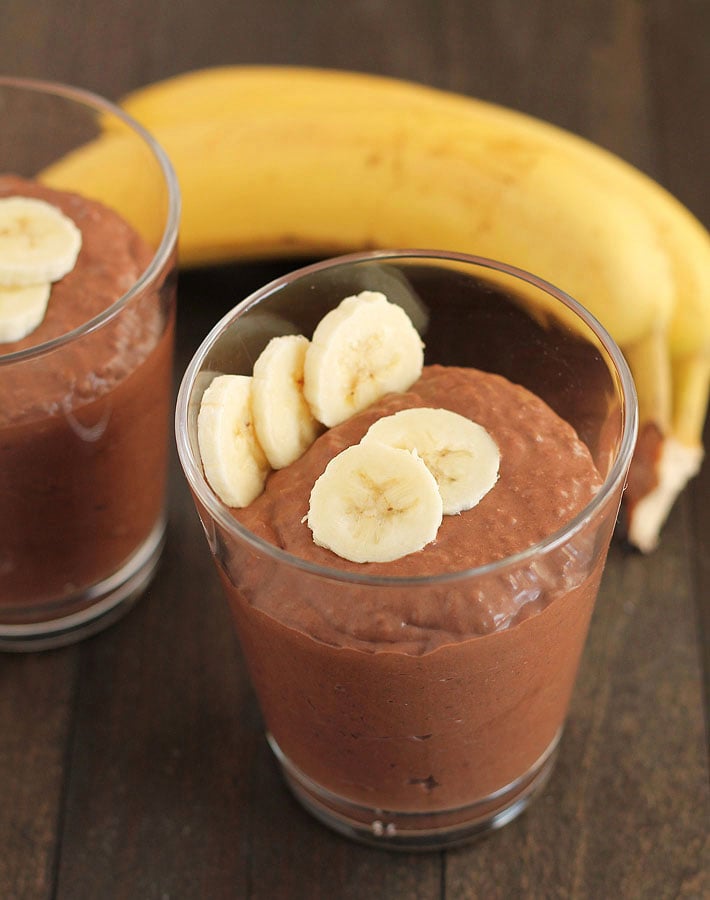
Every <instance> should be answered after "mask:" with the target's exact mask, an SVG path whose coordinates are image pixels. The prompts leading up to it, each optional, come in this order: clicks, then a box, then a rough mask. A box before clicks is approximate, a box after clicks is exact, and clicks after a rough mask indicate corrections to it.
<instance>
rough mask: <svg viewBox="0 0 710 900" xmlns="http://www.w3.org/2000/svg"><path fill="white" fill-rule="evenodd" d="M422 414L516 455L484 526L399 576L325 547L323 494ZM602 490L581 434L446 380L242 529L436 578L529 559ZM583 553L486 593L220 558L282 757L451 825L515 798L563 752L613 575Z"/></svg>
mask: <svg viewBox="0 0 710 900" xmlns="http://www.w3.org/2000/svg"><path fill="white" fill-rule="evenodd" d="M413 406H423V407H442V408H446V409H450V410H452V411H453V412H457V413H459V414H461V415H464V416H466V417H468V418H470V419H473V420H474V421H476V422H478V423H479V424H481V425H483V426H484V427H485V428H486V429H487V431H488V432H489V433H490V434H491V436H492V437H493V438H494V440H495V442H496V443H497V445H498V447H499V448H500V453H501V465H500V477H499V480H498V482H497V484H496V485H495V487H494V488H493V489H492V490H491V491H490V492H489V493H488V494H487V495H486V496H485V497H484V498H483V500H482V501H481V502H480V503H479V504H478V505H477V506H476V507H474V508H473V509H471V510H468V511H466V512H463V513H461V514H460V515H451V516H445V517H444V520H443V523H442V525H441V527H440V529H439V532H438V536H437V539H436V541H435V542H434V543H433V544H430V545H428V546H427V547H425V548H424V549H423V550H421V551H419V552H417V553H413V554H410V555H409V556H406V557H403V558H401V559H398V560H395V561H393V562H389V563H352V562H349V561H347V560H344V559H341V558H340V557H338V556H336V555H335V554H333V553H331V551H329V550H326V549H324V548H323V547H319V546H317V545H316V544H315V543H314V542H313V539H312V535H311V532H310V530H309V528H308V526H307V524H306V523H305V521H304V519H305V516H306V513H307V511H308V500H309V494H310V490H311V487H312V486H313V483H314V482H315V480H316V478H317V477H318V476H319V475H320V474H321V472H322V471H323V470H324V468H325V466H326V464H327V463H328V461H329V460H330V459H331V458H332V457H333V456H335V455H336V454H337V453H339V452H340V451H341V450H342V449H344V448H345V447H347V446H349V445H351V444H354V443H357V442H358V441H359V440H360V439H361V438H362V436H363V435H364V434H365V432H366V431H367V429H368V428H369V426H370V425H371V424H372V422H373V421H375V420H376V419H378V418H380V417H382V416H385V415H390V414H392V413H393V412H395V411H397V410H400V409H404V408H409V407H413ZM600 484H601V478H600V476H599V474H598V472H597V470H596V468H595V466H594V463H593V461H592V459H591V457H590V454H589V451H588V450H587V448H586V447H585V445H584V444H583V443H582V442H581V441H580V440H579V438H578V437H577V435H576V434H575V432H574V431H573V429H572V428H571V427H570V426H569V425H568V424H567V423H566V422H564V421H563V420H562V419H560V418H559V417H558V416H557V415H556V414H555V413H553V412H552V410H551V409H550V408H549V407H548V406H546V405H545V404H544V403H543V402H542V401H541V400H539V399H538V398H537V397H535V396H534V395H533V394H531V393H530V392H529V391H527V390H525V389H524V388H522V387H520V386H518V385H514V384H512V383H511V382H509V381H507V380H506V379H504V378H502V377H500V376H497V375H492V374H488V373H483V372H480V371H476V370H473V369H465V368H455V367H450V368H446V367H442V366H430V367H427V368H425V370H424V373H423V375H422V377H421V379H420V380H419V381H418V382H417V383H416V384H415V385H414V386H413V387H412V388H411V389H410V390H409V391H407V392H405V393H401V394H391V395H388V396H387V397H385V398H383V399H382V400H381V401H379V402H378V403H376V404H374V405H373V406H371V407H370V408H368V409H367V410H366V411H364V412H363V413H361V414H359V415H357V416H355V417H353V418H351V419H350V420H348V421H346V422H345V423H343V424H342V425H339V426H336V427H334V428H332V429H330V430H329V431H327V432H325V434H324V435H322V436H321V437H320V438H319V439H318V440H317V441H316V442H315V444H313V445H312V446H311V448H310V449H309V450H308V451H306V453H305V454H304V456H302V457H301V458H300V459H299V460H298V461H297V462H295V463H293V464H292V465H291V466H289V467H288V468H287V469H282V470H280V471H279V472H275V473H273V474H272V475H271V476H270V478H269V480H268V482H267V485H266V489H265V491H264V493H263V494H262V495H261V496H260V497H259V498H257V500H255V501H254V502H253V503H252V504H250V505H249V506H247V507H246V508H244V509H240V510H233V515H234V517H235V518H236V519H237V520H238V521H239V522H240V523H241V524H242V525H244V526H245V527H247V528H248V529H249V530H250V531H251V532H253V533H254V534H256V535H258V536H259V537H261V538H263V539H264V540H266V541H268V542H269V543H271V544H274V545H276V546H277V547H279V548H281V549H283V550H286V551H287V552H289V553H291V554H294V555H295V556H298V557H299V558H301V559H304V560H308V561H309V562H311V563H315V564H317V565H318V566H322V567H326V568H330V569H334V568H335V569H338V570H341V571H343V572H348V573H353V574H355V575H365V576H380V575H381V576H387V577H391V576H397V577H407V578H420V579H421V578H426V577H427V576H436V575H440V574H441V573H452V574H453V573H457V572H458V573H461V572H462V571H463V570H465V569H467V568H473V567H477V566H483V565H485V564H487V563H491V562H495V561H496V560H500V559H502V558H503V557H509V556H513V555H514V554H516V553H518V552H520V551H522V550H524V549H525V548H527V547H529V546H531V545H532V544H534V543H536V542H538V541H540V540H541V539H543V538H544V537H546V536H548V535H550V534H552V533H554V532H555V531H557V530H558V529H559V528H561V527H562V526H563V525H564V524H565V523H566V522H568V521H569V520H570V519H571V518H572V517H574V515H576V514H577V513H578V512H579V511H580V510H581V509H582V508H583V507H584V506H585V505H586V504H587V503H588V502H589V501H590V500H591V499H592V497H593V496H594V494H595V493H596V492H597V490H598V489H599V486H600ZM234 554H236V558H235V556H234ZM576 554H577V556H576V557H575V555H574V554H573V553H571V552H570V550H569V548H568V549H567V551H566V556H565V558H564V559H563V560H559V559H555V558H554V557H553V558H552V559H548V560H547V561H543V562H540V563H539V565H538V567H537V568H536V566H535V564H534V563H533V564H531V563H530V562H527V563H526V564H525V565H524V566H523V567H515V566H513V567H511V569H510V570H509V571H503V572H497V573H495V574H491V575H490V576H489V577H488V578H485V577H484V578H483V580H478V581H477V582H476V583H475V585H469V584H468V583H467V581H466V579H465V578H458V579H457V578H453V579H452V580H451V581H450V582H444V583H443V584H438V585H436V586H432V587H427V586H426V585H422V584H421V583H419V584H417V583H414V584H412V585H408V586H396V587H391V586H390V587H386V586H382V587H380V588H378V589H373V588H368V587H363V586H362V585H359V584H357V583H350V584H348V583H338V584H337V586H333V585H329V584H328V579H327V578H326V579H321V580H320V581H319V580H318V579H316V578H309V577H308V576H307V575H299V577H293V573H292V572H288V571H285V570H284V568H283V567H278V566H275V565H273V563H269V562H268V561H267V560H266V559H265V558H264V556H263V555H261V554H259V553H257V552H255V551H252V552H251V553H249V552H247V551H243V550H242V549H241V548H239V547H238V546H234V545H232V544H229V543H228V544H225V545H224V546H220V547H219V548H218V551H217V558H218V562H220V572H221V575H222V579H223V582H224V585H225V588H226V591H227V595H228V597H229V599H230V602H231V607H232V610H233V613H234V615H235V617H236V620H237V625H238V632H239V635H240V639H241V642H242V645H243V648H244V652H245V655H246V658H247V661H248V664H249V667H250V671H251V674H252V677H253V680H254V684H255V686H256V690H257V693H258V696H259V699H260V703H261V706H262V710H263V713H264V717H265V720H266V724H267V727H268V729H269V731H270V733H271V735H272V737H273V740H274V741H275V742H276V744H277V746H278V748H279V750H280V752H281V753H283V754H284V755H285V757H286V758H287V759H288V760H289V761H290V763H291V764H292V765H293V766H295V767H296V768H297V769H298V770H300V772H302V773H305V774H306V775H307V776H308V777H309V778H310V779H312V780H313V781H314V782H316V783H317V784H318V785H319V786H321V787H322V788H325V789H326V790H327V791H331V792H333V793H334V794H336V795H338V796H339V797H344V798H347V799H348V800H349V801H351V802H352V803H354V804H361V805H362V806H365V807H367V806H373V805H374V806H377V807H380V808H383V809H385V810H398V811H400V812H427V811H432V812H438V811H446V810H452V809H455V808H458V807H464V806H467V805H470V804H474V803H476V802H478V801H480V800H481V798H486V797H489V796H490V795H492V794H494V793H495V792H498V791H504V790H505V789H506V788H507V787H508V786H510V785H511V784H512V783H514V782H515V781H516V779H518V778H519V776H520V775H521V773H528V772H530V771H536V768H535V767H536V766H537V765H538V764H539V763H540V761H541V760H543V759H544V758H545V755H546V754H547V753H549V752H550V750H551V748H552V747H553V746H554V744H555V741H556V739H557V736H558V733H559V731H560V728H561V726H562V723H563V720H564V718H565V714H566V710H567V706H568V702H569V698H570V693H571V690H572V686H573V683H574V678H575V674H576V670H577V666H578V662H579V658H580V653H581V650H582V647H583V644H584V639H585V636H586V632H587V626H588V623H589V618H590V615H591V611H592V607H593V603H594V598H595V595H596V591H597V587H598V583H599V578H600V576H601V571H602V566H603V556H604V554H603V553H599V552H597V550H596V549H595V548H594V547H593V546H591V544H590V543H589V541H588V540H585V539H584V538H582V539H581V540H580V541H579V543H578V545H577V546H576ZM546 566H547V567H548V568H546ZM235 573H238V574H237V575H236V577H235ZM493 805H494V806H495V804H493Z"/></svg>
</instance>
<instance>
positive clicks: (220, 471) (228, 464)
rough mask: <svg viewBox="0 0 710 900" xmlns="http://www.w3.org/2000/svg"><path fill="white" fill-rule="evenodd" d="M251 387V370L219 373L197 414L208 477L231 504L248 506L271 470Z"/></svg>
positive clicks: (198, 429) (215, 488)
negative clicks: (257, 428) (256, 423)
mask: <svg viewBox="0 0 710 900" xmlns="http://www.w3.org/2000/svg"><path fill="white" fill-rule="evenodd" d="M251 387H252V379H251V376H249V375H218V376H217V377H216V378H215V379H214V380H213V381H212V383H211V384H210V386H209V387H208V388H207V390H206V391H205V393H204V394H203V395H202V402H201V403H200V411H199V413H198V416H197V443H198V446H199V449H200V456H201V457H202V467H203V469H204V473H205V478H206V479H207V481H208V482H209V485H210V487H211V488H212V490H213V491H214V492H215V493H216V494H217V496H218V497H219V498H220V500H222V502H223V503H226V504H227V506H233V507H242V506H248V505H249V504H250V503H251V502H252V500H255V499H256V498H257V497H258V496H259V494H260V493H261V492H262V491H263V489H264V483H265V481H266V477H267V475H268V474H269V463H268V461H267V459H266V456H265V455H264V451H263V450H262V449H261V446H260V445H259V442H258V440H257V438H256V433H255V431H254V421H253V416H252V409H251Z"/></svg>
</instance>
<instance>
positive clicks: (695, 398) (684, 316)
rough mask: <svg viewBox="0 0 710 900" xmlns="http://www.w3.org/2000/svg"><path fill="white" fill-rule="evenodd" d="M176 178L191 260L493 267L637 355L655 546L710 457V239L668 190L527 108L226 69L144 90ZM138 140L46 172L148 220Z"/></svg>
mask: <svg viewBox="0 0 710 900" xmlns="http://www.w3.org/2000/svg"><path fill="white" fill-rule="evenodd" d="M122 106H123V108H124V109H125V110H126V111H127V112H128V113H129V114H131V115H132V116H133V117H134V118H136V119H137V120H138V121H139V122H141V123H142V124H143V125H144V126H145V127H146V128H148V129H149V130H150V131H151V132H152V133H153V135H154V136H155V137H156V139H157V140H158V142H159V143H160V144H161V145H162V146H163V148H164V149H165V150H166V152H167V153H168V155H169V157H170V158H171V160H172V162H173V165H174V167H175V169H176V172H177V175H178V180H179V182H180V187H181V192H182V199H183V220H182V226H181V257H182V264H183V265H185V266H197V265H206V264H211V263H218V262H224V261H232V260H238V259H255V258H262V257H269V256H283V255H291V256H299V255H307V256H312V255H330V254H333V253H339V252H342V251H348V250H353V249H362V248H365V247H383V248H384V247H428V248H430V249H445V250H458V251H463V252H468V253H473V254H477V255H482V256H490V257H494V258H497V259H501V260H503V261H505V262H508V263H511V264H513V265H516V266H519V267H521V268H524V269H528V270H530V271H532V272H535V274H537V275H539V276H541V277H543V278H546V279H547V280H549V281H551V282H552V283H553V284H556V285H557V286H558V287H560V288H562V289H563V290H565V291H567V292H568V293H569V294H570V295H572V296H573V297H575V298H576V299H577V300H579V301H580V302H581V303H583V304H584V305H585V306H586V307H587V308H588V309H589V310H590V311H591V312H592V313H593V314H595V315H596V316H597V318H599V320H600V321H601V322H602V323H603V324H604V325H605V327H606V328H607V329H608V330H609V331H610V333H611V334H612V336H613V337H614V338H615V340H616V341H617V343H619V345H620V346H621V348H622V350H623V351H624V353H625V354H626V356H627V359H628V361H629V365H630V367H631V369H632V372H633V375H634V379H635V382H636V386H637V392H638V396H639V405H640V437H639V442H638V446H637V451H636V454H635V456H634V461H633V463H632V470H631V473H630V476H629V482H628V489H627V491H626V495H625V502H624V511H625V519H626V528H627V534H628V538H629V540H630V542H631V543H632V544H634V545H635V546H636V547H638V548H639V549H641V550H642V551H650V550H651V549H653V547H654V546H655V545H656V543H657V541H658V536H659V533H660V530H661V527H662V524H663V522H664V521H665V519H666V517H667V515H668V512H669V510H670V509H671V508H672V506H673V503H674V502H675V499H676V497H677V496H678V494H679V493H680V492H681V491H682V490H683V488H684V486H685V484H686V483H687V482H688V480H689V479H690V478H692V477H693V475H694V474H695V473H696V472H697V471H698V469H699V466H700V464H701V461H702V457H703V448H702V442H701V435H702V428H703V423H704V421H705V417H706V414H707V406H708V392H709V388H710V235H708V232H707V230H706V229H705V228H704V227H703V225H702V224H701V223H700V222H698V220H697V219H696V218H695V217H693V216H692V214H691V213H690V212H689V211H688V210H687V209H686V208H685V207H684V206H683V205H682V204H681V203H680V202H679V201H678V200H677V199H676V198H674V197H673V196H672V195H671V194H669V193H668V192H667V191H665V190H664V189H663V188H662V187H661V186H660V185H658V184H657V183H656V182H654V181H653V180H652V179H650V178H649V177H648V176H646V175H644V174H643V173H641V172H640V171H638V170H637V169H635V168H634V167H633V166H630V165H629V164H628V163H625V162H624V161H622V160H621V159H619V158H618V157H616V156H614V155H613V154H611V153H609V152H608V151H605V150H603V149H602V148H600V147H597V146H595V145H594V144H592V143H590V142H588V141H586V140H584V139H582V138H580V137H577V136H575V135H572V134H571V133H569V132H566V131H563V130H561V129H559V128H557V127H555V126H552V125H549V124H547V123H545V122H542V121H540V120H538V119H534V118H531V117H529V116H526V115H524V114H522V113H518V112H515V111H513V110H509V109H505V108H503V107H500V106H496V105H494V104H489V103H485V102H483V101H480V100H477V99H474V98H470V97H464V96H461V95H456V94H452V93H447V92H442V91H439V90H436V89H433V88H428V87H424V86H422V85H418V84H413V83H409V82H405V81H399V80H396V79H389V78H383V77H380V76H373V75H365V74H360V73H352V72H338V71H334V70H325V69H308V68H292V67H268V66H266V67H260V66H247V67H240V66H226V67H216V68H211V69H205V70H201V71H197V72H189V73H186V74H184V75H181V76H177V77H175V78H172V79H168V80H166V81H163V82H159V83H156V84H154V85H149V86H147V87H145V88H142V89H140V90H138V91H135V92H133V93H132V94H130V95H128V96H127V97H126V98H124V100H123V101H122ZM127 152H130V151H129V150H128V142H127V141H126V140H125V137H124V136H122V135H121V134H120V133H117V132H116V130H115V129H114V128H112V127H111V126H110V125H107V127H106V129H105V132H104V133H103V134H101V135H100V136H99V137H98V138H97V140H96V141H94V142H92V143H91V144H88V145H86V146H85V147H83V148H81V149H79V150H78V151H76V152H74V153H73V154H71V155H69V156H67V157H65V158H63V159H62V160H60V161H58V162H57V163H56V164H55V165H53V166H52V167H50V169H48V170H46V171H45V172H43V173H42V178H43V180H45V181H46V182H47V183H49V184H50V185H52V186H55V187H60V188H65V189H74V190H81V191H83V192H85V193H89V194H91V195H93V196H95V197H97V198H98V199H103V200H104V202H106V203H108V204H110V205H111V206H113V207H114V208H116V209H117V210H118V211H120V212H123V213H124V215H126V216H127V218H129V219H130V220H131V221H132V222H134V224H136V225H137V226H139V227H140V226H141V223H142V222H147V221H148V220H149V217H148V210H146V209H141V204H142V203H143V200H142V196H143V192H142V191H141V190H140V185H136V184H135V182H132V183H130V184H128V183H123V182H122V180H121V172H122V171H124V170H125V169H124V167H123V166H122V165H121V160H122V158H123V155H124V154H125V153H127Z"/></svg>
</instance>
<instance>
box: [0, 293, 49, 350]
mask: <svg viewBox="0 0 710 900" xmlns="http://www.w3.org/2000/svg"><path fill="white" fill-rule="evenodd" d="M49 294H50V285H49V283H47V282H45V283H44V284H27V285H24V286H22V287H2V286H0V343H6V342H8V341H19V340H21V339H22V338H23V337H25V336H26V335H28V334H30V333H31V332H33V331H34V330H35V328H36V327H37V326H38V325H39V324H40V322H41V321H42V319H44V316H45V313H46V312H47V303H48V302H49Z"/></svg>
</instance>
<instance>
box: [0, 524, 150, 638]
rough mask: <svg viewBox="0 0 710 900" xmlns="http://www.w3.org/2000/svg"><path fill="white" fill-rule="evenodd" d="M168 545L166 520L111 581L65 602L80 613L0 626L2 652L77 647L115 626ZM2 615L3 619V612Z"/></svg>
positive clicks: (66, 605)
mask: <svg viewBox="0 0 710 900" xmlns="http://www.w3.org/2000/svg"><path fill="white" fill-rule="evenodd" d="M164 544H165V520H164V519H161V520H160V521H159V522H158V524H157V525H156V526H155V528H154V529H153V531H152V532H151V533H150V535H149V536H148V538H147V540H146V541H145V542H144V543H143V545H142V546H141V547H140V548H139V549H138V550H137V551H136V553H134V554H133V556H132V557H131V558H130V559H129V560H128V562H127V563H126V564H125V565H124V566H122V567H121V568H120V569H119V570H118V571H117V572H114V573H113V575H111V576H110V577H109V578H106V579H104V581H101V582H99V583H98V584H95V585H93V586H92V587H90V588H88V589H86V590H84V591H82V592H81V593H79V594H74V595H72V596H70V597H67V598H66V602H65V603H64V604H63V605H64V608H65V609H76V607H77V606H80V605H81V607H82V608H81V609H79V610H78V611H77V612H72V613H70V614H68V615H61V612H60V611H58V614H57V615H53V616H52V618H50V619H46V620H42V621H39V622H27V623H23V624H12V625H9V624H4V623H2V622H0V651H16V652H26V651H34V650H51V649H53V648H56V647H64V646H66V645H68V644H73V643H76V642H77V641H80V640H82V639H83V638H86V637H89V636H90V635H92V634H96V633H97V632H99V631H102V630H103V629H104V628H107V627H108V626H109V625H113V623H114V622H116V621H117V620H118V619H120V618H121V617H122V616H123V615H124V614H125V613H127V612H128V610H129V609H130V608H131V607H132V606H133V605H134V603H135V602H136V600H138V598H139V597H140V595H141V594H142V593H143V591H144V590H145V589H146V587H147V586H148V584H149V583H150V580H151V579H152V577H153V575H154V574H155V570H156V569H157V567H158V563H159V561H160V556H161V553H162V551H163V545H164ZM0 615H2V613H1V611H0Z"/></svg>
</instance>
